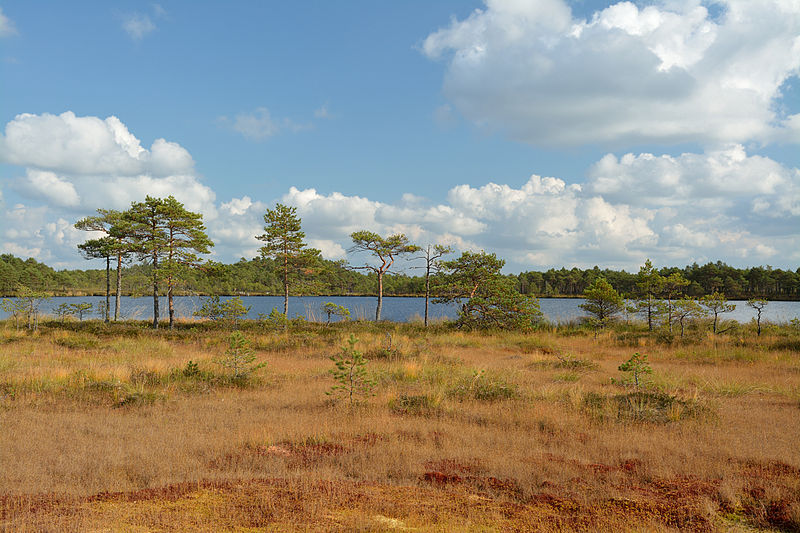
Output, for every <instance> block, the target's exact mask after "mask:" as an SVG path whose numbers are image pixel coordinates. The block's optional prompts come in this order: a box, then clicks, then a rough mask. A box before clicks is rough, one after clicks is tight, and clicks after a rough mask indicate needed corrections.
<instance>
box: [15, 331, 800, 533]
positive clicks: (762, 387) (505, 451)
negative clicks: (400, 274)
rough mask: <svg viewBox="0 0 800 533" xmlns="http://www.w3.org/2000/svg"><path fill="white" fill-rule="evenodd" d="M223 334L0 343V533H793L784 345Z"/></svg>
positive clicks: (416, 334)
mask: <svg viewBox="0 0 800 533" xmlns="http://www.w3.org/2000/svg"><path fill="white" fill-rule="evenodd" d="M238 330H239V331H240V333H241V335H240V337H241V338H244V339H245V341H246V343H247V344H248V345H249V347H250V348H251V349H252V355H253V358H252V359H253V360H252V361H250V360H248V361H246V362H242V363H241V365H239V366H238V367H236V368H234V367H233V366H231V365H225V364H224V362H225V361H226V360H227V361H230V358H231V353H232V352H231V350H232V344H231V339H232V337H231V328H230V327H229V326H226V325H224V324H219V323H214V322H207V321H205V322H203V321H182V322H179V323H178V325H177V327H176V329H174V330H172V331H169V330H159V331H152V330H149V329H147V327H146V324H144V323H135V322H126V323H119V324H103V323H102V322H99V321H84V322H78V321H68V322H65V323H59V322H43V323H42V324H40V326H39V330H38V331H35V332H28V331H25V330H23V329H19V330H18V329H15V328H14V325H13V323H12V322H10V321H6V323H5V324H0V427H2V431H0V490H1V491H2V494H0V530H3V531H90V530H93V531H295V530H300V531H307V530H309V531H390V530H394V531H531V530H533V531H578V530H584V531H596V530H605V531H680V530H686V531H796V530H798V528H800V447H798V442H800V416H798V415H800V330H799V329H798V328H797V327H796V326H792V325H788V324H787V325H781V326H776V325H772V326H768V327H767V328H765V330H764V332H763V333H762V335H761V336H760V337H757V336H756V334H755V331H753V330H751V329H750V328H749V327H748V326H746V325H745V326H742V327H739V328H734V329H732V330H730V331H729V332H728V333H725V334H721V335H713V334H711V333H710V332H709V331H708V330H707V327H706V325H705V324H701V323H699V324H695V325H694V326H693V327H691V328H689V329H688V330H687V332H686V335H685V336H684V337H683V338H680V337H677V336H672V337H668V336H666V335H663V334H658V333H650V332H647V331H646V328H644V327H643V326H641V325H636V324H634V325H617V326H614V327H613V328H611V329H609V330H606V331H602V332H600V333H599V334H598V335H597V336H596V337H595V332H594V331H592V330H590V329H584V328H582V327H580V326H578V325H575V324H565V325H560V326H542V327H541V328H539V329H538V330H536V331H532V332H527V333H517V332H508V331H506V332H467V331H459V330H457V329H455V328H454V327H453V326H452V325H450V324H447V323H444V324H436V325H434V326H431V327H429V328H427V329H426V328H423V327H422V326H421V325H419V324H413V323H409V324H399V323H390V322H385V323H373V322H361V321H355V322H343V323H336V324H331V325H324V324H319V323H309V322H304V321H294V322H292V323H291V324H289V325H288V326H287V327H286V328H285V329H284V328H283V327H274V325H269V324H265V323H263V322H256V321H244V322H241V323H240V324H238ZM351 335H352V336H353V337H354V338H356V339H357V342H356V343H355V345H354V348H355V349H356V350H358V351H359V352H362V353H363V355H364V357H365V358H366V360H367V362H366V363H365V365H364V366H363V369H364V370H365V372H364V374H363V376H364V382H363V385H364V387H363V389H358V388H357V389H355V390H354V392H355V393H356V394H355V395H354V397H353V402H352V403H351V402H350V401H349V395H348V394H344V395H342V394H336V393H337V392H341V391H335V390H334V391H333V392H334V394H327V393H329V392H332V387H334V386H335V385H337V384H340V385H341V384H342V382H341V381H336V380H335V379H334V376H333V374H332V373H331V370H332V369H334V368H335V367H334V363H333V362H332V361H331V359H330V356H331V355H335V354H341V353H343V352H342V350H343V347H345V348H347V347H348V346H350V345H349V343H348V339H350V338H351ZM244 353H245V354H247V353H249V352H248V351H247V350H245V351H244ZM345 353H346V352H345ZM636 353H638V354H641V355H647V356H648V357H647V359H646V361H645V367H640V370H641V373H640V374H639V375H638V376H637V377H638V378H640V380H639V384H638V386H637V385H636V384H634V382H633V380H632V379H631V378H632V377H633V376H632V372H625V371H621V370H619V368H620V366H621V365H623V363H625V362H626V361H629V360H631V358H632V357H633V356H634V354H636ZM351 355H352V354H351ZM234 356H235V354H234ZM258 363H265V365H264V366H263V367H261V368H258V369H256V370H253V371H252V372H249V370H251V369H253V368H255V365H257V364H258ZM644 368H648V369H650V370H651V371H652V372H650V373H648V372H645V371H644ZM345 385H346V384H345ZM345 392H348V391H345ZM360 392H363V394H360Z"/></svg>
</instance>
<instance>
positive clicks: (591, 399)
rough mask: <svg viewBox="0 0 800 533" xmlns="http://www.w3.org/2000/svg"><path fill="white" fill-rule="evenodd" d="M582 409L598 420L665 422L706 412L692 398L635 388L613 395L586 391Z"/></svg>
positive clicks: (693, 416)
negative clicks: (687, 398)
mask: <svg viewBox="0 0 800 533" xmlns="http://www.w3.org/2000/svg"><path fill="white" fill-rule="evenodd" d="M581 409H582V410H583V411H584V412H585V413H587V414H588V415H589V416H590V418H593V419H595V420H599V421H605V420H614V421H619V422H649V423H655V424H666V423H669V422H677V421H679V420H682V419H685V418H695V417H697V416H699V415H700V414H702V413H704V412H705V409H704V408H703V407H702V406H700V404H699V403H698V402H696V401H693V400H682V399H680V398H678V397H676V396H673V395H671V394H667V393H663V392H652V391H641V390H639V391H633V392H629V393H625V394H616V395H614V396H610V397H609V396H605V395H603V394H599V393H596V392H589V393H586V395H584V397H583V401H582V403H581Z"/></svg>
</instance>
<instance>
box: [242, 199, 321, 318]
mask: <svg viewBox="0 0 800 533" xmlns="http://www.w3.org/2000/svg"><path fill="white" fill-rule="evenodd" d="M264 224H265V225H264V234H263V235H258V236H256V239H258V240H260V241H264V242H265V243H266V244H265V245H264V246H262V247H261V250H260V251H261V255H262V256H263V257H270V258H273V259H275V261H276V262H277V263H278V268H279V269H280V271H281V277H282V281H283V314H284V315H286V317H287V318H288V316H289V286H290V285H291V284H292V283H293V282H296V281H297V280H298V279H299V278H300V277H301V275H302V273H303V272H304V271H306V270H310V269H311V268H312V267H313V266H314V265H315V263H317V262H318V261H319V256H320V252H319V250H316V249H314V248H308V247H307V245H306V243H305V242H304V241H303V239H305V236H306V234H305V233H304V232H303V231H302V229H301V220H300V217H298V216H297V208H295V207H288V206H285V205H283V204H276V205H275V209H267V212H266V214H265V215H264Z"/></svg>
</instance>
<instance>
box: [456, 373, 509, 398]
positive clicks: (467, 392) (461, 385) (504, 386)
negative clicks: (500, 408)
mask: <svg viewBox="0 0 800 533" xmlns="http://www.w3.org/2000/svg"><path fill="white" fill-rule="evenodd" d="M448 396H450V397H452V398H456V399H458V400H478V401H482V402H494V401H499V400H510V399H512V398H517V397H518V396H519V388H518V387H517V385H516V384H515V383H510V382H508V381H506V380H505V379H503V378H501V377H499V376H489V375H487V374H486V371H485V370H476V371H474V372H473V373H472V376H470V377H464V378H462V379H460V380H458V382H456V384H455V385H454V386H453V387H451V388H450V390H449V391H448Z"/></svg>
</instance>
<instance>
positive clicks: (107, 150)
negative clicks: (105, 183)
mask: <svg viewBox="0 0 800 533" xmlns="http://www.w3.org/2000/svg"><path fill="white" fill-rule="evenodd" d="M0 158H2V160H3V161H4V162H6V163H11V164H14V165H20V166H30V167H37V168H40V169H47V170H54V171H58V172H61V173H66V174H88V175H116V176H135V175H139V174H150V175H153V176H167V175H171V174H180V173H192V172H194V161H193V160H192V157H191V156H190V155H189V153H188V152H187V151H186V150H185V149H184V148H183V147H181V146H180V145H178V144H175V143H170V142H167V141H165V140H164V139H156V140H155V141H154V142H153V145H152V146H151V149H150V150H146V149H145V148H143V147H142V146H141V143H140V141H139V139H137V138H136V137H135V136H134V135H133V134H132V133H131V132H130V131H128V128H127V127H126V126H125V125H124V124H123V123H122V121H120V120H119V119H118V118H117V117H114V116H111V117H108V118H106V119H101V118H98V117H78V116H76V115H75V114H74V113H73V112H71V111H67V112H65V113H62V114H60V115H51V114H49V113H44V114H42V115H33V114H29V113H23V114H21V115H17V116H16V117H15V118H14V119H13V120H12V121H11V122H9V123H8V124H7V125H6V128H5V135H3V136H0Z"/></svg>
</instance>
